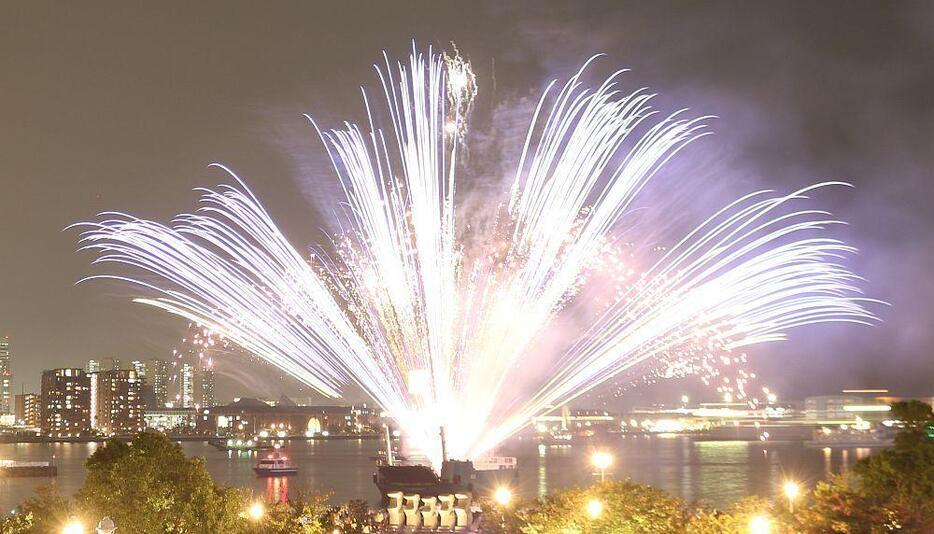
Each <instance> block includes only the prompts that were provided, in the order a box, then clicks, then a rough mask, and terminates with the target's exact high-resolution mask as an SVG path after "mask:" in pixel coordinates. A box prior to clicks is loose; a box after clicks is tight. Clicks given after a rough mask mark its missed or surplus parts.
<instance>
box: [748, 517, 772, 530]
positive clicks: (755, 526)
mask: <svg viewBox="0 0 934 534" xmlns="http://www.w3.org/2000/svg"><path fill="white" fill-rule="evenodd" d="M770 532H772V520H771V519H769V518H768V517H767V516H764V515H755V516H753V517H752V519H750V520H749V534H769V533H770Z"/></svg>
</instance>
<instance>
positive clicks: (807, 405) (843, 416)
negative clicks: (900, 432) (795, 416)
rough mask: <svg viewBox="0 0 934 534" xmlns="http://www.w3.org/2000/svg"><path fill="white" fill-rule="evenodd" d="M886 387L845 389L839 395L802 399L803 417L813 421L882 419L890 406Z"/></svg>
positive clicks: (886, 414)
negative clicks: (887, 400)
mask: <svg viewBox="0 0 934 534" xmlns="http://www.w3.org/2000/svg"><path fill="white" fill-rule="evenodd" d="M888 394H889V391H888V390H887V389H845V390H843V392H842V394H841V395H818V396H814V397H807V398H806V399H804V412H805V418H806V419H809V420H814V421H827V422H836V421H842V422H847V421H856V419H857V417H858V418H860V419H863V420H882V419H885V418H886V417H887V416H888V412H889V410H891V407H890V406H889V403H888V402H886V399H887V398H889V397H888Z"/></svg>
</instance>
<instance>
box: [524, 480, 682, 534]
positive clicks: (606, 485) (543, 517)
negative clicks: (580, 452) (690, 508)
mask: <svg viewBox="0 0 934 534" xmlns="http://www.w3.org/2000/svg"><path fill="white" fill-rule="evenodd" d="M592 503H599V507H598V508H599V510H598V509H597V508H594V507H595V506H596V505H594V504H592ZM597 511H599V513H594V512H597ZM517 515H518V517H519V520H520V521H521V523H522V524H523V526H522V527H521V532H523V533H525V534H552V533H553V534H558V533H562V534H568V533H573V532H579V533H593V534H603V533H606V534H609V533H615V534H629V533H633V534H635V533H640V534H641V533H653V532H658V533H662V532H680V531H682V530H683V528H684V525H685V524H686V521H687V513H686V510H685V507H684V505H683V503H682V502H681V501H680V500H679V499H676V498H674V497H671V496H670V495H668V494H667V493H665V492H664V491H662V490H658V489H655V488H652V487H650V486H643V485H641V484H636V483H634V482H631V481H628V480H627V481H619V482H603V483H600V484H596V485H594V486H591V487H590V488H587V489H586V490H581V489H577V488H574V489H570V490H563V491H557V492H555V493H553V494H551V495H549V496H547V497H545V498H543V499H539V500H538V501H536V502H535V503H534V504H533V505H532V507H531V508H528V509H526V510H520V511H519V512H517Z"/></svg>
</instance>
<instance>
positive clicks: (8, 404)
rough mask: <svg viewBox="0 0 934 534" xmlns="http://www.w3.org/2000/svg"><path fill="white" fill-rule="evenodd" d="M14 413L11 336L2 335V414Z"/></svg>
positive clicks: (0, 407)
mask: <svg viewBox="0 0 934 534" xmlns="http://www.w3.org/2000/svg"><path fill="white" fill-rule="evenodd" d="M10 413H13V368H12V367H11V366H10V338H9V337H7V336H2V337H0V415H5V414H10Z"/></svg>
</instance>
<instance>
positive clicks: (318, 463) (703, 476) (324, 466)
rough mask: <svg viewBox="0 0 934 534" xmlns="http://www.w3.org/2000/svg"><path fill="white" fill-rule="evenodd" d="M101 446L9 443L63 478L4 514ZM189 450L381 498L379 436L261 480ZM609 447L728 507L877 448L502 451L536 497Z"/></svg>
mask: <svg viewBox="0 0 934 534" xmlns="http://www.w3.org/2000/svg"><path fill="white" fill-rule="evenodd" d="M97 447H98V445H96V444H87V443H73V444H72V443H58V444H47V443H25V444H0V458H10V459H15V460H23V461H36V460H49V459H50V458H51V456H52V455H53V454H54V455H55V460H56V463H57V464H58V468H59V476H58V477H57V478H53V479H43V478H38V479H33V478H29V479H25V478H24V479H0V510H4V509H5V510H10V509H12V508H13V507H15V506H16V505H18V504H19V503H21V502H22V501H23V500H24V499H25V498H26V497H28V496H29V495H30V494H31V493H32V492H33V491H34V488H35V487H37V486H39V485H41V484H45V483H49V482H52V483H54V484H55V485H56V486H57V487H58V489H59V490H60V491H61V492H63V493H65V494H71V493H74V492H75V491H77V489H78V488H79V487H80V486H81V484H82V483H83V482H84V477H85V470H84V461H85V460H86V459H87V457H88V456H89V455H90V454H91V453H92V452H93V451H94V450H95V449H96V448H97ZM181 447H182V449H183V450H184V451H185V453H186V454H188V455H189V456H202V457H204V458H205V465H206V466H207V468H208V471H210V473H211V475H212V476H213V477H214V478H215V479H216V480H217V481H218V482H220V483H223V484H226V485H230V486H238V487H244V488H248V489H252V490H253V491H254V492H255V493H256V494H257V495H263V496H265V498H266V499H268V500H270V501H281V500H282V499H284V498H286V497H287V496H288V494H289V493H291V494H293V495H294V494H295V492H296V491H308V492H314V493H320V494H324V493H330V494H331V502H333V503H338V502H345V501H348V500H350V499H365V500H367V501H369V502H372V503H374V504H375V503H376V502H378V501H379V495H378V493H377V490H376V487H375V486H374V485H373V483H372V478H371V477H372V474H373V472H374V470H375V464H374V462H373V461H372V460H371V459H370V457H372V456H376V455H377V452H378V451H379V450H380V447H381V442H380V441H378V440H372V441H370V440H354V441H293V442H291V443H289V444H288V445H287V447H286V450H287V452H288V453H289V457H290V458H291V459H292V460H293V461H294V462H295V464H296V465H297V466H298V468H299V471H298V474H297V475H295V476H292V477H289V478H287V479H286V478H281V477H279V478H277V477H272V478H259V477H257V476H256V475H255V473H254V472H253V469H252V468H253V464H254V462H255V454H252V453H248V452H247V453H245V452H221V451H218V450H216V449H214V448H213V447H211V446H209V445H208V444H206V443H203V442H184V443H182V444H181ZM597 447H599V448H600V449H601V450H606V451H608V452H610V453H611V454H612V455H613V467H612V469H611V471H612V473H608V478H612V479H626V478H631V479H632V480H634V481H635V482H639V483H643V484H649V485H652V486H655V487H658V488H660V489H663V490H665V491H668V492H671V493H673V494H675V495H678V496H679V497H681V498H683V499H685V500H688V501H694V500H703V501H706V502H709V503H711V504H714V505H723V504H727V503H729V502H732V501H734V500H736V499H739V498H740V497H743V496H746V495H761V496H765V497H769V496H773V495H775V494H776V492H777V491H779V489H780V486H781V483H782V481H783V480H784V478H786V476H790V477H794V478H795V479H796V480H801V481H807V482H808V483H813V482H816V481H818V480H822V479H825V478H827V477H828V476H829V475H830V474H832V473H836V472H840V471H845V470H846V468H847V467H848V466H849V465H852V463H853V462H855V461H856V460H857V459H858V458H864V457H866V456H867V455H868V454H870V453H871V451H870V450H868V449H858V450H857V449H852V450H851V451H846V450H830V449H825V450H821V449H807V448H805V447H804V446H803V445H802V444H801V443H765V444H763V443H760V442H738V441H695V440H692V439H690V438H685V437H673V438H670V439H660V438H643V437H628V438H622V437H620V438H613V439H609V440H607V441H604V442H602V443H599V444H596V443H595V444H586V443H584V444H575V445H574V446H573V447H567V446H557V447H556V446H549V447H545V448H539V447H538V446H537V445H536V444H532V443H528V442H520V443H517V444H514V445H512V446H507V447H503V448H502V450H501V451H500V454H503V455H509V456H516V457H517V458H518V460H519V487H518V488H516V496H517V497H522V498H536V497H540V496H542V495H546V494H548V493H549V492H551V491H553V490H555V489H556V488H562V487H570V486H585V485H588V484H591V483H593V482H594V481H595V480H596V477H594V474H593V473H594V469H593V467H592V466H591V463H590V453H591V452H592V451H593V450H594V449H595V448H597Z"/></svg>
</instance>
